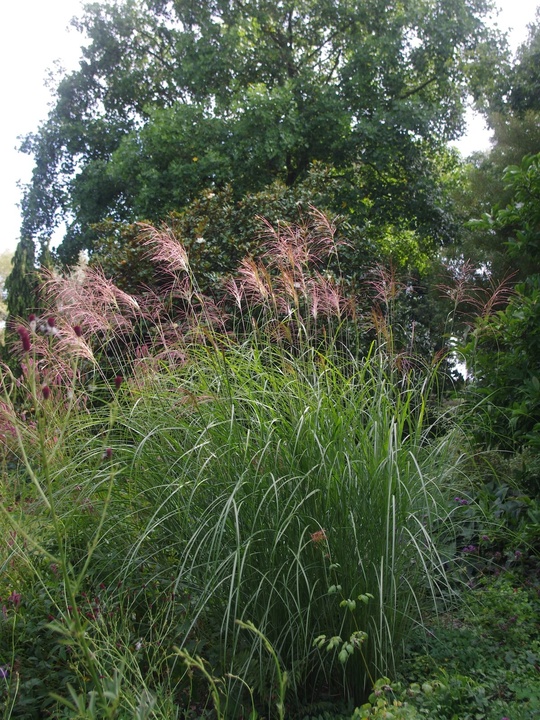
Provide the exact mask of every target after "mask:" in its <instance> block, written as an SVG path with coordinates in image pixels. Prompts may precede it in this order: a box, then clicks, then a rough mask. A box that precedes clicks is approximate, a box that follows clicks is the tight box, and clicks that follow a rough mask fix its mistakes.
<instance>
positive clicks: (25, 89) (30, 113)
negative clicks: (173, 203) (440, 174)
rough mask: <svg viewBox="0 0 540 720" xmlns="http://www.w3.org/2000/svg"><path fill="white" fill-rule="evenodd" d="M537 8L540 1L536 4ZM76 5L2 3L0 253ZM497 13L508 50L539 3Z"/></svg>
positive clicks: (72, 42) (505, 6) (67, 56)
mask: <svg viewBox="0 0 540 720" xmlns="http://www.w3.org/2000/svg"><path fill="white" fill-rule="evenodd" d="M538 3H539V4H540V0H538ZM81 4H83V3H82V2H81V1H80V0H18V2H17V1H16V0H9V1H8V0H4V2H3V3H2V7H1V9H0V27H2V28H3V32H2V42H1V43H0V68H1V71H0V72H1V75H0V93H1V94H0V97H2V98H3V99H4V101H3V103H2V106H3V108H4V110H3V113H2V119H1V121H0V123H1V124H0V158H1V163H0V213H1V218H2V229H1V232H0V252H3V251H5V250H12V249H14V248H15V245H16V244H17V242H18V236H19V226H20V212H19V209H18V207H17V203H18V202H19V201H20V196H21V193H20V190H19V189H18V187H17V185H18V183H20V182H22V183H27V182H28V181H29V180H30V176H31V171H32V159H31V158H30V157H28V156H26V155H23V154H22V153H19V152H17V147H18V144H19V143H18V140H17V138H18V137H19V136H24V135H26V134H27V133H29V132H32V131H34V130H36V128H37V126H38V125H39V123H40V121H42V120H43V119H45V118H46V116H47V112H48V103H49V101H50V97H51V95H50V93H49V91H48V89H47V84H46V80H47V77H48V76H49V74H50V71H51V70H53V71H54V69H55V66H56V65H59V66H60V67H62V68H64V69H67V70H69V69H74V68H75V67H77V61H78V57H79V48H80V45H81V42H82V37H81V36H80V35H79V34H78V33H77V32H76V31H75V30H74V29H73V28H69V21H70V19H71V18H72V17H73V16H76V15H78V14H79V13H80V8H81ZM497 4H498V5H499V6H500V8H501V14H500V15H499V18H498V21H497V23H498V25H499V27H501V28H502V29H504V30H511V33H510V40H511V44H512V47H514V48H515V47H517V45H519V43H520V42H522V41H523V40H524V39H525V38H526V36H527V32H526V26H527V24H528V23H529V22H531V21H532V20H533V19H534V14H535V9H536V6H537V0H497ZM488 146H489V135H488V133H487V132H486V131H485V129H484V128H483V123H482V122H481V120H478V119H477V120H476V121H475V122H472V123H471V126H470V131H469V133H468V135H467V137H466V138H464V139H463V141H462V142H461V143H460V148H461V150H462V152H464V154H467V153H469V152H470V151H472V150H479V149H483V148H486V147H488Z"/></svg>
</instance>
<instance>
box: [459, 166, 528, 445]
mask: <svg viewBox="0 0 540 720" xmlns="http://www.w3.org/2000/svg"><path fill="white" fill-rule="evenodd" d="M539 157H540V156H533V157H527V158H525V159H524V160H523V162H522V165H521V166H520V167H510V168H509V169H508V171H507V174H506V178H507V182H508V183H509V185H510V187H511V189H512V191H513V199H512V202H511V203H510V204H509V205H508V206H507V207H506V208H504V209H501V210H499V211H498V212H497V213H496V214H495V215H494V217H490V216H487V217H486V218H485V219H484V220H483V223H484V224H486V225H492V224H494V225H496V226H498V227H503V228H504V229H505V230H506V232H508V235H509V240H508V248H509V250H508V252H509V254H511V255H513V254H515V255H519V256H520V257H523V258H525V260H526V262H527V265H528V266H529V268H530V270H531V271H532V272H536V271H537V270H538V268H537V255H538V253H537V249H538V243H539V238H540V235H539V227H540V224H539V223H540V216H539V212H540V184H539V183H540V164H539ZM539 307H540V285H539V276H538V275H536V274H535V275H530V276H529V277H528V278H527V280H526V282H524V283H521V284H518V285H517V286H516V288H515V294H514V295H513V297H512V299H511V300H510V302H509V304H508V307H507V308H506V310H504V311H499V312H497V313H495V314H494V315H493V316H492V317H487V318H482V319H480V320H478V321H477V325H476V329H475V330H474V333H473V334H472V336H471V338H470V340H469V343H468V345H467V347H466V348H465V351H464V352H465V356H466V358H467V362H468V363H469V367H470V369H471V372H472V375H473V378H474V382H473V384H472V391H473V392H474V391H478V392H480V393H481V394H483V395H484V396H487V397H488V398H489V402H490V404H491V407H492V409H493V413H492V414H491V418H490V422H491V427H490V428H489V430H488V429H487V428H485V429H486V430H487V432H488V433H489V434H490V435H491V436H492V437H493V438H494V439H495V440H497V439H499V440H501V441H503V442H504V440H505V438H509V439H513V440H515V441H516V442H517V443H519V444H523V443H532V444H533V445H535V446H536V444H537V434H538V427H540V425H539V422H540V416H539V409H540V381H539V380H538V376H540V367H539V366H538V357H539V355H538V352H539V349H540V346H539V334H538V327H539V319H540V318H539Z"/></svg>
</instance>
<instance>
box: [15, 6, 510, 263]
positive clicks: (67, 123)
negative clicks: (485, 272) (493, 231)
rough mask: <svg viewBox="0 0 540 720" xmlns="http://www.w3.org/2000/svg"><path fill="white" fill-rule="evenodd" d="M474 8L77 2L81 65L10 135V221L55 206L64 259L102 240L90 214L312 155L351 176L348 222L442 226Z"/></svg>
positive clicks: (115, 212) (234, 182) (445, 232)
mask: <svg viewBox="0 0 540 720" xmlns="http://www.w3.org/2000/svg"><path fill="white" fill-rule="evenodd" d="M486 10H487V7H486V3H485V2H484V0H467V2H465V0H457V1H456V2H453V3H448V2H446V1H442V0H427V1H426V2H421V3H417V2H414V3H406V4H401V5H399V6H396V7H394V6H392V5H390V4H388V3H387V2H384V1H383V0H372V1H370V2H369V3H364V4H363V5H361V6H358V7H356V6H353V5H351V4H350V3H349V2H345V1H344V0H343V1H342V0H340V1H339V2H335V0H316V2H311V1H310V2H306V1H305V0H296V1H295V2H294V3H292V4H291V3H289V4H288V5H283V4H280V3H277V4H276V3H273V2H267V1H266V0H260V1H259V0H258V1H257V2H250V3H249V4H248V5H245V4H241V3H229V2H221V0H218V1H217V2H203V3H197V4H196V5H193V3H188V2H175V3H172V4H171V3H163V2H150V0H145V1H144V2H127V1H125V2H115V3H108V4H103V5H101V4H97V3H96V4H92V5H87V6H86V7H85V10H84V14H83V17H82V18H81V19H80V20H79V21H77V23H76V24H77V26H78V27H79V29H80V30H81V31H82V32H84V33H85V34H86V36H87V37H88V39H89V42H88V44H87V46H86V47H85V48H84V49H83V58H82V60H81V66H80V68H79V70H77V71H75V72H73V73H71V74H70V75H68V76H66V77H64V78H63V79H62V80H61V81H60V83H59V85H58V88H57V97H56V103H55V105H54V106H53V108H52V110H51V112H50V114H49V117H48V119H47V120H46V121H45V122H44V123H43V124H42V126H41V127H40V128H39V129H38V131H37V132H36V133H35V134H33V135H30V136H29V137H28V138H27V139H26V141H25V142H24V144H23V150H24V151H26V152H28V153H30V154H32V155H33V156H34V158H35V168H34V174H33V179H32V182H31V183H30V185H29V186H28V188H27V190H26V192H25V196H24V199H23V203H22V206H23V233H22V234H23V236H25V237H26V236H30V237H33V238H36V239H39V240H40V241H42V242H43V243H45V244H46V243H47V242H48V238H49V237H50V235H51V232H52V231H53V229H54V228H55V227H56V226H57V224H58V222H59V221H60V220H61V219H64V220H67V221H68V224H69V227H68V231H67V234H66V237H65V239H64V242H63V243H62V245H61V246H60V248H59V251H58V254H59V257H60V259H61V260H62V261H63V262H68V263H73V262H75V261H76V259H77V257H78V254H79V251H80V250H81V249H82V248H87V249H88V250H90V251H94V250H96V251H99V250H101V248H100V244H99V236H98V235H96V232H95V231H94V230H93V229H92V225H94V224H96V223H101V222H103V221H109V220H112V221H115V222H118V221H121V222H133V221H135V220H141V219H147V220H150V221H157V220H158V219H161V218H162V217H163V216H164V215H165V214H166V213H168V212H171V211H181V210H182V209H184V208H186V207H189V206H190V204H191V203H193V202H194V201H196V199H197V198H198V197H200V194H201V192H204V191H206V190H211V191H213V192H219V191H222V190H223V189H224V188H225V187H226V186H227V185H229V186H230V187H231V188H232V191H233V196H234V199H235V201H239V200H241V199H242V198H243V197H244V196H246V195H248V194H251V195H252V196H253V195H254V194H255V195H256V194H257V193H260V192H264V191H265V189H266V188H269V187H270V186H272V184H273V183H274V182H276V181H278V182H281V183H284V184H285V186H286V187H292V186H294V185H295V184H296V183H298V182H302V181H303V180H304V179H305V178H306V175H307V173H308V172H309V169H310V168H311V167H313V165H314V163H315V164H317V163H319V164H321V163H322V164H323V165H325V166H328V167H331V168H333V169H335V172H336V174H337V175H338V176H339V175H341V174H344V175H345V177H346V178H347V179H348V182H349V183H350V185H351V192H350V198H349V202H346V207H347V209H348V210H349V209H350V211H351V213H352V214H355V213H357V212H358V211H360V216H359V217H357V218H355V219H356V222H355V223H353V224H355V225H356V226H357V227H358V228H359V229H362V230H364V229H366V226H367V230H368V232H369V227H371V226H378V225H384V226H385V227H388V223H391V224H395V223H396V222H397V218H398V217H400V218H401V224H400V227H399V230H400V232H403V231H404V232H410V231H413V230H414V231H417V232H418V233H419V235H420V237H421V238H422V239H427V238H435V239H436V240H441V239H443V240H448V239H449V238H451V237H452V236H453V234H454V233H453V232H452V228H451V222H449V214H450V209H449V207H448V204H447V203H446V201H445V197H444V192H443V191H442V183H441V170H440V162H439V156H440V153H441V151H444V147H445V144H446V142H447V140H449V139H452V138H454V137H456V136H457V135H458V134H459V132H460V131H461V125H462V111H463V104H464V100H465V98H466V96H467V92H468V89H470V90H471V91H472V92H473V94H474V95H475V97H476V98H477V99H478V100H480V98H481V96H482V94H483V92H484V88H485V86H486V79H487V78H489V79H490V81H491V80H492V79H493V77H494V74H495V73H494V67H495V65H496V64H497V62H500V54H499V45H498V41H497V38H496V37H495V36H494V35H493V34H490V33H489V32H488V31H487V29H486V28H485V26H484V25H483V22H482V19H483V17H484V15H485V13H486ZM480 68H483V69H484V74H483V76H482V73H481V72H480ZM486 68H489V69H490V71H486ZM366 200H367V201H368V202H369V206H370V208H371V210H372V213H371V214H370V215H369V217H368V218H367V221H364V217H365V213H364V212H362V207H363V205H362V204H363V203H364V201H366ZM324 207H327V206H324ZM328 207H329V208H330V209H333V210H334V212H335V211H339V209H340V206H328ZM388 213H389V214H388ZM381 218H383V220H382V221H381ZM289 219H291V220H292V219H293V218H292V217H289ZM359 251H360V249H359Z"/></svg>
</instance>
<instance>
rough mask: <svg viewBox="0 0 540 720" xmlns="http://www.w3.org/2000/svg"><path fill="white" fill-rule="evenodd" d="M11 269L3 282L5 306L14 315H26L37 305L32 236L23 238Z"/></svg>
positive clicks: (15, 316)
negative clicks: (5, 297) (5, 293)
mask: <svg viewBox="0 0 540 720" xmlns="http://www.w3.org/2000/svg"><path fill="white" fill-rule="evenodd" d="M11 262H12V269H11V272H10V273H9V275H8V276H7V277H6V279H5V282H4V288H5V290H6V292H7V307H8V312H9V314H10V315H11V316H12V317H14V318H17V317H26V316H27V315H28V313H29V312H32V311H33V310H34V309H35V307H36V305H37V278H36V266H35V247H34V241H33V240H32V238H30V237H27V238H23V239H22V240H21V242H20V243H19V244H18V245H17V249H16V250H15V254H14V256H13V259H12V261H11Z"/></svg>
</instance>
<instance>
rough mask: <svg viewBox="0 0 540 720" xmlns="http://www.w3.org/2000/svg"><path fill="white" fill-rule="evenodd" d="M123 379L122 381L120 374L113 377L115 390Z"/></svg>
mask: <svg viewBox="0 0 540 720" xmlns="http://www.w3.org/2000/svg"><path fill="white" fill-rule="evenodd" d="M123 381H124V378H123V377H122V376H121V375H117V376H116V377H115V378H114V386H115V388H116V389H117V390H118V388H119V387H120V385H121V384H122V383H123Z"/></svg>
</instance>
